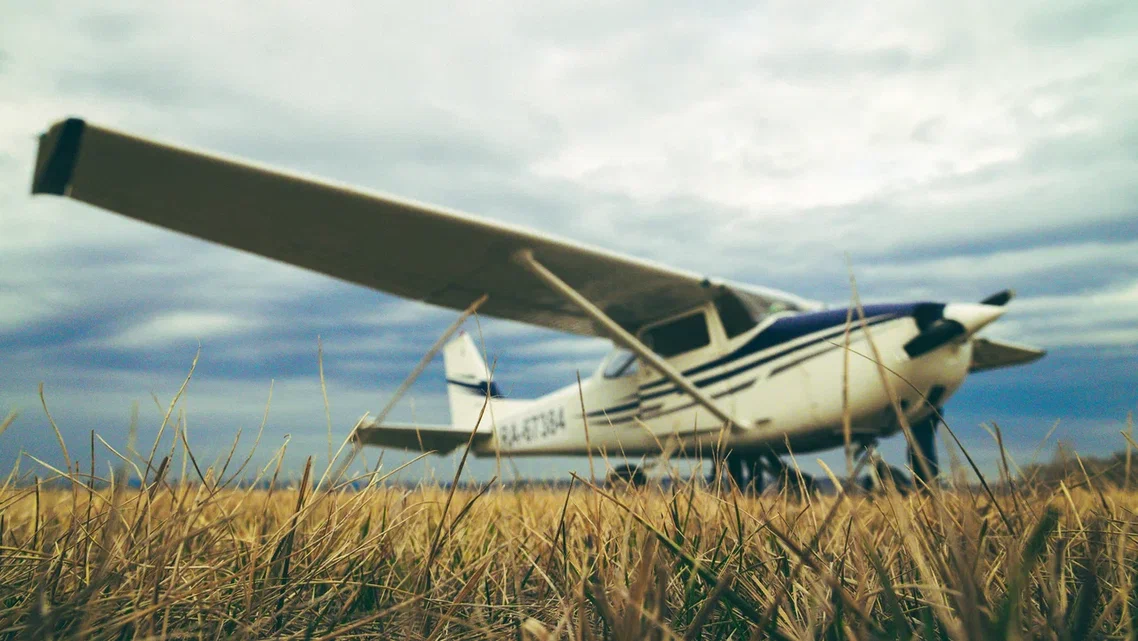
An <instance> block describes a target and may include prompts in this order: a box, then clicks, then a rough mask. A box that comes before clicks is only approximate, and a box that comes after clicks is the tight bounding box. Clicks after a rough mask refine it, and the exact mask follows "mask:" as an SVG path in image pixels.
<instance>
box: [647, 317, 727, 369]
mask: <svg viewBox="0 0 1138 641" xmlns="http://www.w3.org/2000/svg"><path fill="white" fill-rule="evenodd" d="M640 339H641V340H642V341H644V344H645V345H647V346H648V347H649V348H650V349H652V351H654V352H656V353H657V354H659V355H660V356H663V357H665V358H666V357H668V356H675V355H677V354H683V353H684V352H690V351H692V350H693V349H699V348H700V347H704V346H706V345H708V344H709V343H711V336H710V335H709V334H708V333H707V316H706V315H705V314H704V313H703V312H702V311H701V312H699V313H696V314H689V315H688V316H684V317H683V318H677V319H676V320H674V321H671V322H670V323H664V324H663V325H657V326H655V327H651V328H649V329H647V330H644V333H643V334H641V336H640Z"/></svg>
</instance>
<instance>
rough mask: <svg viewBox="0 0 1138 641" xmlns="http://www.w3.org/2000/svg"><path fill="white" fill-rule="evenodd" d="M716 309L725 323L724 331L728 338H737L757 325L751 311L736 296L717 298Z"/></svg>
mask: <svg viewBox="0 0 1138 641" xmlns="http://www.w3.org/2000/svg"><path fill="white" fill-rule="evenodd" d="M715 310H716V311H718V312H719V320H720V321H721V322H722V323H723V332H724V333H725V334H727V338H735V337H736V336H738V335H739V334H742V333H743V332H746V331H747V330H749V329H751V328H752V327H754V326H755V325H757V323H756V322H755V319H754V318H753V317H752V316H751V312H749V311H748V310H747V308H746V307H745V306H744V305H743V303H742V302H741V301H740V300H739V299H738V298H736V297H734V296H730V295H724V296H720V297H719V298H716V299H715Z"/></svg>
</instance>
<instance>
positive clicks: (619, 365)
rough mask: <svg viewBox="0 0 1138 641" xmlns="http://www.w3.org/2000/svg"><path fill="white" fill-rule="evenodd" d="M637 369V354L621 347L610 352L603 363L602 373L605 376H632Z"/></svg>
mask: <svg viewBox="0 0 1138 641" xmlns="http://www.w3.org/2000/svg"><path fill="white" fill-rule="evenodd" d="M637 369H638V361H637V360H636V354H633V353H632V352H630V351H628V350H626V349H622V348H619V347H618V348H616V349H614V350H613V351H612V352H610V353H609V355H608V356H606V357H605V360H604V363H603V364H602V365H601V373H602V374H603V375H604V377H605V378H623V377H625V376H632V375H633V374H635V373H636V371H637Z"/></svg>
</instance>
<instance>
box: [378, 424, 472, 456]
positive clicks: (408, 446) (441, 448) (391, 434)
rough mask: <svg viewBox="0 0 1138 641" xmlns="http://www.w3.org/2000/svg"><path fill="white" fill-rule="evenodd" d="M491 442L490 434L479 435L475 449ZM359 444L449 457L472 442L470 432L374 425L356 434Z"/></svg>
mask: <svg viewBox="0 0 1138 641" xmlns="http://www.w3.org/2000/svg"><path fill="white" fill-rule="evenodd" d="M489 438H490V432H485V433H479V434H475V435H474V441H473V442H472V443H471V445H472V446H474V445H478V444H480V443H482V442H484V441H486V440H487V439H489ZM356 440H357V441H359V442H360V443H361V444H363V445H374V446H376V447H394V448H397V449H401V450H411V451H413V452H436V453H438V454H446V453H448V452H451V451H453V450H454V449H456V448H459V447H463V446H465V445H466V442H467V441H469V440H470V432H466V431H463V430H456V429H454V428H453V427H451V426H449V425H411V424H407V423H403V424H393V423H386V424H384V425H375V424H374V423H373V424H371V425H368V426H366V427H361V428H359V429H358V430H356Z"/></svg>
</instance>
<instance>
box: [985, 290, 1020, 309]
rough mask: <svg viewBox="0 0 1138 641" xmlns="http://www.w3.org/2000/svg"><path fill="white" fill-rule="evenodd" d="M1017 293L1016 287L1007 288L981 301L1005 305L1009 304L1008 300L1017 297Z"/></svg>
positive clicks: (986, 303)
mask: <svg viewBox="0 0 1138 641" xmlns="http://www.w3.org/2000/svg"><path fill="white" fill-rule="evenodd" d="M1015 295H1016V292H1015V290H1014V289H1005V290H1003V291H1001V292H996V293H995V294H992V295H991V296H989V297H987V298H985V299H984V300H982V301H980V304H981V305H996V306H997V307H1003V306H1004V305H1007V304H1008V301H1010V300H1011V299H1013V298H1015Z"/></svg>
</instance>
